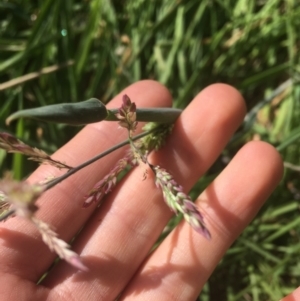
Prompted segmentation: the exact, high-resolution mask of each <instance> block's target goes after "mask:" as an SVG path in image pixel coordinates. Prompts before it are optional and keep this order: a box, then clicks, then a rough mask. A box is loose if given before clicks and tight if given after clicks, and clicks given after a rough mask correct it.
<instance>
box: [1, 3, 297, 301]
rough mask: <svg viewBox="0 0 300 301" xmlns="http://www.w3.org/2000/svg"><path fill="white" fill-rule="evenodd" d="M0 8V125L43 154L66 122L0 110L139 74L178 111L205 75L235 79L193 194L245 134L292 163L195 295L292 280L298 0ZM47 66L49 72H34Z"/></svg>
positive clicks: (74, 96) (13, 166) (241, 293)
mask: <svg viewBox="0 0 300 301" xmlns="http://www.w3.org/2000/svg"><path fill="white" fill-rule="evenodd" d="M0 7H1V12H0V14H1V18H0V93H1V98H2V102H1V104H2V105H1V107H0V130H1V131H2V130H3V131H8V132H11V133H13V134H15V135H17V136H18V137H19V138H22V140H24V141H26V142H27V143H30V144H31V145H33V146H34V145H39V146H40V147H42V148H44V149H45V150H46V151H47V152H52V151H54V150H55V149H57V148H58V147H59V146H60V145H62V144H64V143H65V142H66V141H67V140H68V139H70V137H71V136H72V135H74V134H75V132H76V131H77V129H76V128H69V127H63V128H62V126H57V125H47V124H44V123H39V122H32V121H21V122H18V123H14V124H13V125H12V126H10V127H9V128H7V127H6V126H5V123H4V120H5V118H6V117H7V116H8V115H9V114H10V113H11V112H13V111H16V110H17V109H20V108H29V107H36V106H42V105H45V104H52V103H57V102H69V101H70V102H75V101H79V100H84V99H88V98H91V97H97V98H99V99H101V100H102V101H104V102H106V101H109V99H111V98H112V97H113V96H114V95H115V94H117V93H119V91H120V90H121V89H123V88H124V87H126V86H127V85H129V84H131V83H133V82H135V81H137V80H140V79H145V78H152V79H155V80H158V81H160V82H162V83H163V84H165V85H166V86H167V87H168V88H169V89H170V91H171V92H172V95H173V97H174V106H176V107H181V108H184V107H185V106H186V105H187V104H188V102H189V101H191V99H192V98H193V96H194V95H196V93H198V92H199V91H200V90H201V89H203V88H204V87H205V86H207V85H208V84H210V83H215V82H226V83H229V84H232V85H234V86H235V87H237V88H238V89H239V90H240V91H241V92H242V93H243V95H244V97H245V99H246V102H247V106H248V109H249V112H248V115H247V117H246V119H245V122H244V124H243V126H242V127H241V129H240V130H239V132H238V133H237V134H236V135H235V136H234V137H233V139H232V141H231V142H230V143H229V144H228V146H227V147H226V150H225V151H224V153H223V154H222V156H221V157H220V158H219V160H218V161H217V162H216V164H215V165H214V166H213V168H212V169H211V170H210V171H209V172H208V173H207V175H206V176H204V177H203V178H202V179H200V180H199V183H198V184H197V185H196V186H195V188H194V190H193V191H192V195H196V192H199V191H201V190H203V189H204V188H205V187H206V186H207V185H208V183H209V182H210V181H211V180H212V179H213V178H214V177H215V176H216V175H217V174H218V173H219V172H220V171H221V170H222V168H223V167H224V166H225V163H224V162H225V161H226V160H227V161H228V159H230V158H232V156H233V155H234V154H235V152H236V151H237V150H238V149H239V148H240V147H241V146H242V145H243V144H244V143H246V142H247V141H249V140H252V139H261V140H264V141H268V142H270V143H272V144H273V145H274V146H275V147H277V149H278V150H279V151H280V153H281V155H282V157H283V159H284V161H285V162H287V163H288V164H287V165H286V166H289V167H291V166H292V167H295V168H294V169H291V168H286V171H285V175H284V179H283V181H282V183H281V184H280V186H279V187H278V189H277V190H276V191H275V193H274V194H273V195H272V196H271V197H270V199H269V200H268V202H267V203H266V205H265V206H264V207H263V209H262V211H261V212H260V214H259V216H258V217H257V218H256V219H255V221H254V222H253V223H252V224H251V225H250V226H249V227H248V228H247V230H246V231H245V232H244V233H243V234H242V236H241V238H240V239H239V240H238V241H237V242H236V243H235V244H234V245H233V246H232V248H231V249H230V250H229V251H228V254H227V255H226V257H225V258H224V260H223V261H222V263H220V265H219V266H218V268H217V270H216V272H215V273H214V274H213V275H212V277H211V279H210V281H209V282H208V284H207V286H206V287H205V289H204V291H203V293H202V295H201V297H200V300H230V301H231V300H279V299H280V298H281V297H282V296H283V295H284V294H286V293H288V292H290V291H291V290H292V289H293V288H294V287H296V286H298V284H299V280H300V277H299V276H300V273H299V270H300V269H299V268H300V266H299V263H298V262H300V260H299V258H300V252H299V251H300V239H299V231H300V212H299V205H298V200H299V198H300V191H299V189H300V180H299V171H297V170H296V169H297V167H298V166H299V165H300V154H299V152H300V148H299V139H300V124H299V120H300V97H299V96H300V85H299V79H300V64H299V45H300V38H299V28H300V6H299V3H298V1H296V0H285V1H280V0H265V1H256V0H248V1H245V0H235V1H234V0H222V1H221V0H220V1H210V0H202V1H199V0H189V1H187V0H186V1H184V0H182V1H168V0H161V1H158V0H153V1H147V0H127V1H101V0H91V1H88V2H83V1H75V0H73V1H71V0H70V1H53V0H44V1H32V0H30V1H14V2H11V1H7V2H3V3H1V4H0ZM66 64H67V65H66ZM53 66H56V69H55V68H54V70H52V69H51V70H52V71H51V72H50V73H47V74H43V72H41V73H40V74H36V73H35V72H38V71H41V70H45V68H48V67H53ZM46 70H48V69H46ZM31 74H36V76H35V77H33V78H30V77H28V76H29V75H31ZM24 76H25V78H24ZM26 76H27V77H26ZM12 80H14V82H13V83H14V84H13V85H11V81H12ZM131 97H132V96H131ZM132 98H134V97H132ZM133 100H134V99H133ZM289 164H290V165H289ZM0 166H1V172H3V171H4V170H12V172H13V174H14V177H15V178H17V179H21V178H23V177H25V176H26V175H27V174H28V173H29V172H31V171H32V170H33V168H34V167H35V166H36V165H35V164H34V163H32V162H27V161H26V160H23V159H21V158H20V157H19V155H13V156H12V155H5V154H3V153H2V152H0ZM257 180H258V181H259V179H257ZM249 185H251V183H249ZM245 189H247V188H246V187H245ZM173 222H175V221H172V222H171V223H170V225H171V226H172V223H173Z"/></svg>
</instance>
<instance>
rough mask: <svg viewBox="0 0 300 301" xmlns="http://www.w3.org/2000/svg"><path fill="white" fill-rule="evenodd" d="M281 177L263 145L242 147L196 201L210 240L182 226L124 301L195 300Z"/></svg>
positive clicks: (278, 161) (151, 260) (274, 154)
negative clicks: (141, 300) (210, 237)
mask: <svg viewBox="0 0 300 301" xmlns="http://www.w3.org/2000/svg"><path fill="white" fill-rule="evenodd" d="M198 164H200V162H199V163H198ZM282 172H283V167H282V161H281V158H280V156H279V154H278V153H277V151H276V150H275V149H274V148H273V147H272V146H270V145H268V144H266V143H264V142H251V143H248V144H247V145H246V146H244V147H243V148H242V149H241V150H240V151H239V152H238V154H237V155H236V156H235V157H234V159H233V160H232V161H231V162H230V164H229V165H228V166H227V167H226V169H225V170H224V171H223V172H222V173H221V174H220V175H219V176H218V178H217V179H216V180H215V181H214V182H213V183H212V184H211V185H210V186H209V187H208V188H207V189H206V190H205V191H204V193H203V194H202V195H201V196H200V197H199V198H198V200H197V203H198V205H199V207H200V208H201V212H203V214H204V216H205V220H206V223H207V227H208V228H209V230H210V231H211V234H212V239H211V241H208V240H206V239H205V238H203V237H202V236H200V235H199V234H198V233H196V232H195V231H193V230H192V229H191V228H190V227H189V225H188V224H187V223H186V222H182V223H181V224H180V226H179V227H177V228H176V229H175V230H174V231H173V232H172V233H171V234H170V235H169V236H168V238H167V239H166V240H165V241H164V242H163V243H162V244H161V245H160V247H159V248H158V249H157V250H156V251H155V252H154V253H153V254H152V255H151V256H150V257H149V259H148V260H147V262H146V263H145V265H144V266H143V268H142V269H141V270H140V271H139V272H138V273H137V275H136V276H135V278H134V279H133V281H132V283H131V285H130V287H129V288H128V289H127V290H126V291H125V292H124V295H123V298H122V300H129V299H130V300H135V299H141V297H142V298H143V300H155V299H157V298H160V299H162V300H175V299H177V300H195V299H196V298H197V296H198V295H199V293H200V290H201V288H202V287H203V285H204V284H205V282H206V281H207V279H208V277H209V276H210V275H211V273H212V272H213V270H214V269H215V267H216V265H217V264H218V262H219V261H220V260H221V258H222V257H223V255H224V254H225V252H226V250H227V249H228V248H229V247H230V245H231V244H232V242H233V241H234V240H235V239H236V238H237V236H238V235H239V234H240V233H241V232H242V230H243V229H244V228H245V227H246V226H247V225H248V223H249V222H250V221H251V220H252V219H253V217H254V216H255V215H256V213H257V211H258V210H259V209H260V207H261V206H262V204H263V202H264V201H265V200H266V199H267V197H268V196H269V195H270V193H271V192H272V191H273V189H274V188H275V187H276V185H277V184H278V183H279V181H280V179H281V176H282Z"/></svg>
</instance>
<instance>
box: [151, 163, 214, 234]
mask: <svg viewBox="0 0 300 301" xmlns="http://www.w3.org/2000/svg"><path fill="white" fill-rule="evenodd" d="M150 167H151V169H152V170H153V171H154V173H155V183H156V185H157V186H158V187H160V188H161V190H162V192H163V196H164V200H165V202H166V204H167V205H168V206H169V207H170V209H171V210H172V211H173V212H174V213H175V214H178V213H182V214H183V217H184V219H185V220H186V221H187V222H188V223H189V224H190V225H191V226H192V228H193V229H194V230H196V231H197V232H198V233H200V234H202V235H203V236H204V237H206V238H207V239H210V238H211V235H210V233H209V231H208V229H207V228H206V226H205V223H204V218H203V215H202V214H201V213H200V211H199V210H198V209H197V207H196V205H195V204H194V203H193V202H192V200H191V198H190V197H189V196H188V195H187V194H185V193H184V192H183V189H182V187H181V186H180V185H178V184H177V183H176V181H175V180H174V178H173V177H172V175H171V174H170V173H168V172H167V171H166V170H165V169H163V168H161V167H160V166H154V165H150Z"/></svg>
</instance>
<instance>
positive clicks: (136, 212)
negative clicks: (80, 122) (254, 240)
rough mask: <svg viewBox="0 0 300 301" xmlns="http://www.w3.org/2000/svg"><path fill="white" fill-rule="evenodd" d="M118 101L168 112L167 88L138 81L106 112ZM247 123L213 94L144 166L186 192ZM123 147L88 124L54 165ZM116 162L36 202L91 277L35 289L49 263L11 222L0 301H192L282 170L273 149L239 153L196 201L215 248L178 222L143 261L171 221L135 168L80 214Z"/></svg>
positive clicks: (59, 279) (42, 173) (0, 256)
mask: <svg viewBox="0 0 300 301" xmlns="http://www.w3.org/2000/svg"><path fill="white" fill-rule="evenodd" d="M124 93H126V94H127V95H129V96H130V98H131V99H132V101H134V102H136V104H137V106H140V107H143V106H144V107H147V106H148V107H149V106H170V105H171V96H170V94H169V92H168V91H167V90H166V89H165V88H164V87H162V86H161V85H160V84H158V83H156V82H153V81H142V82H138V83H136V84H134V85H132V86H130V87H128V88H127V89H125V91H123V92H122V93H121V94H119V95H118V96H116V97H115V98H114V100H112V102H111V103H110V104H109V105H108V106H109V107H117V106H119V104H120V103H121V98H122V95H123V94H124ZM244 114H245V104H244V101H243V99H242V97H241V95H240V94H239V93H238V92H237V91H236V90H235V89H233V88H232V87H230V86H227V85H223V84H216V85H212V86H210V87H208V88H206V89H205V90H203V91H202V92H201V93H199V94H198V95H197V96H196V97H195V99H194V100H193V102H192V103H191V104H190V105H189V106H188V107H187V108H186V109H185V110H184V112H183V113H182V115H181V116H180V118H179V119H178V120H177V122H176V124H175V127H174V130H173V132H172V134H171V136H170V137H169V138H168V140H167V143H166V145H165V147H164V148H163V149H162V150H160V151H159V152H157V153H155V154H153V155H151V156H150V157H149V160H150V162H154V163H156V164H159V165H160V166H162V167H164V168H166V169H167V170H168V171H170V172H171V174H172V175H173V176H174V178H175V179H176V180H177V182H178V183H180V184H181V185H182V186H183V187H184V189H185V191H188V190H189V189H190V188H191V187H192V186H193V184H194V183H195V182H196V181H197V179H198V178H199V177H201V175H202V174H203V173H204V172H205V171H206V170H207V169H208V168H209V167H210V166H211V165H212V163H213V162H214V160H215V159H216V158H217V157H218V155H219V154H220V152H221V151H222V149H223V148H224V146H225V145H226V143H227V142H228V140H229V139H230V137H231V136H232V134H233V133H234V131H235V130H236V129H237V128H238V126H239V125H240V123H241V122H242V120H243V118H244ZM123 139H126V131H123V130H120V129H118V128H117V126H115V127H113V126H112V124H111V123H108V122H101V123H97V124H91V125H88V126H86V127H85V128H84V129H83V130H82V131H81V132H80V133H79V134H78V135H77V136H76V137H75V138H74V139H72V140H71V141H70V142H69V143H67V144H66V145H65V146H63V147H62V148H61V149H60V150H59V151H58V152H57V153H56V154H55V155H54V156H53V157H54V158H55V159H57V160H60V161H64V162H67V163H68V164H69V165H71V166H76V165H78V164H79V163H82V162H83V161H85V160H87V159H89V158H91V157H92V156H94V155H96V154H98V153H99V152H101V151H103V150H105V149H107V148H109V147H110V146H112V145H114V144H116V143H117V142H119V141H121V140H123ZM122 154H123V152H122V150H118V151H116V152H114V153H112V154H111V155H110V156H108V157H106V158H105V160H100V161H99V162H96V163H94V164H93V165H91V166H89V167H88V168H86V169H84V170H82V171H80V172H79V173H78V174H76V175H74V176H72V177H70V178H69V179H68V180H66V181H64V182H63V183H61V184H59V185H57V186H56V187H55V188H53V189H51V190H49V191H48V192H46V193H45V194H44V195H43V196H42V197H41V198H40V199H39V200H38V202H37V204H38V206H39V208H40V209H39V210H38V212H37V216H38V217H39V218H40V219H41V220H43V221H45V222H47V223H48V224H50V225H52V226H53V227H54V228H55V229H56V231H57V233H59V235H60V237H61V238H63V239H64V240H66V241H69V240H70V239H71V238H72V237H74V235H75V234H76V233H77V232H78V231H79V230H80V229H81V228H82V227H83V229H82V230H81V232H80V233H79V235H78V237H77V238H76V241H75V243H74V244H73V246H72V249H73V250H74V251H76V252H77V253H78V254H80V256H81V257H82V260H83V262H84V264H85V265H86V266H87V267H88V268H89V271H88V272H81V271H78V270H76V269H74V268H73V267H71V266H69V265H68V264H66V263H65V262H60V263H59V264H58V265H56V266H55V267H54V268H53V269H52V270H51V271H50V272H49V273H48V275H47V276H46V277H45V279H44V280H43V281H42V282H41V284H40V285H36V282H37V281H38V280H39V279H40V277H41V276H42V275H43V274H44V273H45V272H46V271H47V270H48V269H49V266H50V265H51V263H52V262H53V260H54V258H55V254H53V253H51V252H50V251H49V250H48V248H47V246H46V245H44V243H43V242H42V240H41V238H40V236H39V233H38V232H37V230H36V229H35V228H34V227H33V226H32V225H31V224H30V223H28V221H27V220H22V219H21V218H19V217H15V218H12V219H9V220H7V221H6V222H5V223H2V224H1V228H0V245H1V246H0V250H1V251H0V261H1V267H0V270H1V286H0V287H1V288H0V296H2V297H1V298H3V299H1V300H46V299H47V300H72V299H73V300H114V299H115V298H116V297H117V296H118V295H119V294H120V293H122V294H121V297H120V300H133V299H138V300H155V299H158V300H195V299H196V297H197V295H198V294H199V293H200V291H201V288H202V287H203V285H204V284H205V282H206V281H207V279H208V278H209V276H210V275H211V273H212V272H213V270H214V268H215V267H216V265H217V264H218V262H219V261H220V259H221V258H222V256H223V255H224V253H225V252H226V250H227V249H228V248H229V246H230V245H231V244H232V243H233V241H234V240H235V239H236V238H237V236H238V235H239V234H240V233H241V232H242V231H243V229H244V228H245V227H246V226H247V224H248V223H249V222H250V221H251V220H252V219H253V217H254V216H255V214H256V213H257V211H258V210H259V208H260V207H261V206H262V204H263V202H264V201H265V200H266V198H267V197H268V196H269V195H270V193H271V192H272V191H273V189H274V188H275V187H276V185H277V184H278V182H279V181H280V178H281V176H282V170H283V168H282V162H281V159H280V156H279V154H278V153H277V152H276V150H275V149H274V148H273V147H272V146H270V145H268V144H266V143H264V142H250V143H248V144H246V145H245V146H244V147H243V148H242V149H241V150H240V151H239V152H238V153H237V154H236V156H235V157H234V158H233V160H232V161H231V162H230V163H229V164H228V166H227V167H226V168H225V169H224V171H223V172H222V173H221V174H220V175H219V176H218V177H217V178H216V179H215V180H214V182H213V183H212V184H211V185H210V186H209V187H208V188H207V189H206V190H205V191H204V192H203V193H202V194H201V195H200V196H199V198H198V200H197V205H198V206H199V208H200V210H201V212H202V213H203V214H204V218H205V222H206V225H207V227H208V229H209V230H210V232H211V235H212V239H211V240H210V241H209V240H207V239H205V238H204V237H203V236H201V235H200V234H198V233H196V232H195V231H193V230H192V229H191V227H190V226H189V225H188V224H187V223H186V222H184V221H183V222H182V223H181V224H180V225H179V226H178V227H177V228H175V229H174V231H173V232H172V233H171V234H170V235H169V236H168V237H167V238H166V239H165V240H164V242H163V243H162V244H161V245H160V246H159V247H158V248H157V249H156V250H155V251H154V252H153V253H151V254H150V255H149V256H147V255H148V253H149V251H150V250H151V247H152V246H153V244H154V243H155V241H156V240H157V238H158V236H159V234H160V233H161V232H162V230H163V228H164V227H165V225H166V223H167V221H168V220H169V219H170V217H171V215H172V213H171V212H170V209H169V208H168V207H167V206H166V204H165V203H164V202H163V201H162V194H161V191H160V190H159V189H157V188H156V187H155V185H154V183H153V181H151V179H147V180H145V181H142V173H143V172H142V171H141V169H140V168H135V169H134V170H132V171H131V172H130V173H129V174H128V175H127V176H126V177H125V178H124V179H123V180H122V181H121V182H120V183H119V184H118V185H117V187H116V188H115V189H114V190H113V192H112V193H110V194H109V195H108V196H107V197H106V199H105V202H104V204H103V205H102V206H101V207H100V208H99V209H96V210H95V208H94V206H90V207H89V208H87V209H82V204H83V198H84V196H85V195H86V194H87V192H88V191H89V190H90V189H91V188H92V187H93V185H94V184H95V183H96V182H97V181H99V180H100V179H101V178H103V177H104V176H105V175H106V174H107V173H108V172H109V170H110V169H111V167H113V165H114V163H115V162H116V161H117V160H118V159H119V158H121V157H122ZM60 174H61V172H60V171H59V170H56V169H55V168H53V167H51V166H41V167H39V168H38V169H37V171H35V172H34V173H33V174H32V175H31V176H30V178H29V179H28V181H29V182H30V183H36V182H39V181H41V180H44V179H45V178H47V177H49V176H58V175H60ZM151 177H153V176H152V175H151V173H150V172H149V173H148V178H151ZM299 295H300V294H299ZM287 298H288V297H287ZM290 300H292V299H284V301H290Z"/></svg>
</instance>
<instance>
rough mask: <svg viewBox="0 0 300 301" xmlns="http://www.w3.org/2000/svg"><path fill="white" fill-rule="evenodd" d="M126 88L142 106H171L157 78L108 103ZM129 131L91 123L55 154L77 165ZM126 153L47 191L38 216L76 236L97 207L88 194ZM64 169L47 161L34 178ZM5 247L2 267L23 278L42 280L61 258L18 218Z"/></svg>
mask: <svg viewBox="0 0 300 301" xmlns="http://www.w3.org/2000/svg"><path fill="white" fill-rule="evenodd" d="M124 93H126V94H128V95H129V96H130V97H132V101H136V103H137V105H138V106H139V107H144V106H156V107H159V106H170V105H171V97H170V94H169V92H168V90H167V89H166V88H165V87H163V86H162V85H160V84H159V83H157V82H154V81H141V82H138V83H136V84H133V85H132V86H130V87H128V88H127V89H125V90H124V91H123V92H122V93H120V94H119V95H118V96H116V97H115V98H114V99H113V100H112V101H111V103H109V105H108V106H109V107H114V108H118V107H120V105H121V104H122V95H123V94H124ZM126 136H127V135H126V131H123V130H120V129H118V125H117V124H116V123H112V122H101V123H96V124H91V125H89V126H86V127H85V128H84V129H83V130H82V131H81V132H80V133H79V134H78V135H77V136H76V137H75V138H74V139H72V140H71V141H70V142H69V143H67V144H66V145H65V146H63V147H62V148H61V149H60V150H59V151H57V152H56V153H55V154H54V155H53V157H54V158H55V159H57V160H61V161H64V162H67V164H69V165H71V166H76V165H78V164H79V163H82V162H84V161H85V160H87V159H90V158H91V157H93V156H95V155H96V154H98V153H100V152H102V151H104V150H106V149H107V148H109V147H111V146H113V145H115V144H116V143H117V142H120V141H122V140H124V139H126V138H127V137H126ZM123 155H124V149H123V150H118V151H116V152H114V153H113V154H111V155H110V156H108V157H105V159H104V160H100V161H99V162H96V163H94V164H93V165H91V166H89V167H87V168H85V169H83V170H81V171H80V172H79V173H78V174H75V175H73V176H71V177H70V178H68V179H67V180H66V181H64V182H63V183H60V184H59V185H57V186H56V187H55V188H53V189H51V190H50V191H48V192H46V193H45V194H44V195H43V196H42V197H41V198H40V200H39V201H38V202H37V204H38V206H39V207H40V209H39V211H38V212H37V216H38V218H40V219H41V220H43V221H45V222H47V223H48V224H50V225H52V226H53V228H54V229H55V230H56V231H57V233H59V235H60V237H61V238H62V239H64V240H66V241H68V240H70V239H71V238H72V237H73V236H74V235H75V234H76V232H77V231H78V230H79V229H80V228H81V227H82V225H83V224H84V223H85V222H86V220H87V219H88V218H89V216H90V215H91V213H92V210H93V207H94V206H91V208H88V209H83V208H82V204H83V197H84V196H85V195H86V194H87V193H88V191H89V190H90V189H91V188H92V186H93V185H94V184H95V183H96V182H97V181H98V180H100V179H101V178H103V177H104V175H105V174H106V173H108V171H109V170H110V168H111V167H112V166H113V164H114V162H116V161H117V160H118V159H119V158H120V157H122V156H123ZM61 173H62V171H59V170H57V169H55V168H54V167H51V166H41V167H40V168H38V169H37V171H36V172H34V173H33V174H32V175H31V176H30V178H29V179H28V181H29V182H30V183H36V182H39V181H41V180H44V179H45V178H48V177H49V176H58V175H60V174H61ZM0 248H1V254H0V258H1V262H2V265H1V268H0V269H2V270H5V271H6V272H7V273H18V275H19V276H20V277H24V278H27V279H30V280H32V281H36V280H37V279H38V278H39V277H40V276H41V275H42V274H43V273H44V270H46V269H47V268H48V267H49V266H50V264H51V263H52V261H53V260H54V258H55V254H53V253H51V252H50V251H49V250H48V248H47V246H45V244H44V243H43V242H42V241H41V237H40V234H39V233H37V230H36V229H35V227H34V226H33V225H31V224H30V222H28V221H27V220H23V219H21V218H18V217H17V218H13V219H10V220H8V221H6V222H5V223H2V224H1V236H0ZM6 263H7V265H5V264H6Z"/></svg>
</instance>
